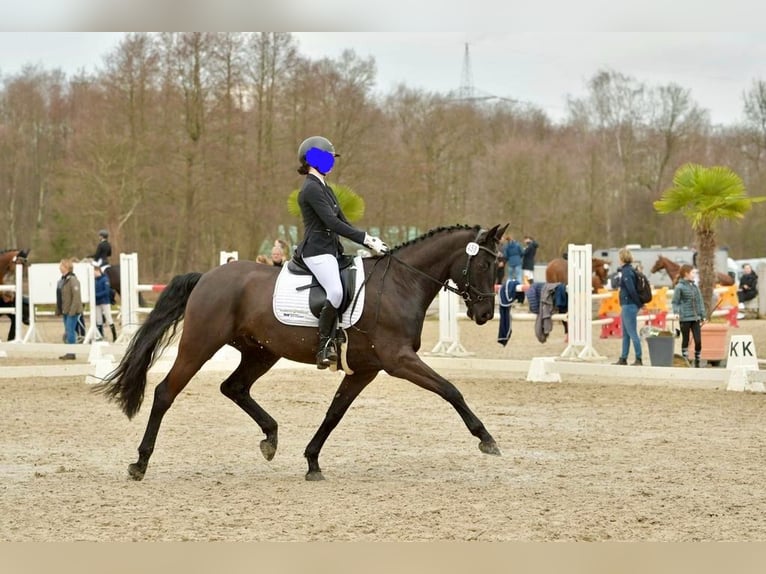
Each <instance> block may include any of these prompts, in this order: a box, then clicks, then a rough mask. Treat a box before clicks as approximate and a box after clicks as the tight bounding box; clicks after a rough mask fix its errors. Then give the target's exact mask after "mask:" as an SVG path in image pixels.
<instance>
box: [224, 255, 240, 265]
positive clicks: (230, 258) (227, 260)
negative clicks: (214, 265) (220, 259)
mask: <svg viewBox="0 0 766 574" xmlns="http://www.w3.org/2000/svg"><path fill="white" fill-rule="evenodd" d="M236 260H237V258H236V257H234V256H233V255H229V256H228V257H227V258H226V263H231V262H232V261H236Z"/></svg>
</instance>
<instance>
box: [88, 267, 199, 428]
mask: <svg viewBox="0 0 766 574" xmlns="http://www.w3.org/2000/svg"><path fill="white" fill-rule="evenodd" d="M200 277H202V273H187V274H186V275H177V276H175V277H173V279H172V280H171V281H170V283H169V284H168V286H167V287H166V288H165V289H164V290H163V291H162V293H161V294H160V296H159V298H158V299H157V305H156V306H155V307H154V309H152V312H151V313H149V316H148V317H147V319H146V321H145V322H144V324H143V325H141V326H140V327H139V328H138V331H136V334H135V335H134V336H133V338H132V339H131V341H130V344H129V345H128V349H127V351H126V352H125V355H124V356H123V357H122V360H121V361H120V364H119V365H118V366H117V368H116V369H115V370H114V371H112V372H111V373H109V374H108V375H107V376H106V378H105V379H104V381H103V382H102V383H99V384H97V385H96V386H95V387H94V388H93V390H94V392H96V393H101V394H104V395H106V397H107V398H108V399H109V400H112V401H115V402H117V404H118V405H120V408H121V409H122V411H123V412H124V413H125V414H126V415H127V416H128V418H129V419H132V418H133V416H134V415H135V414H136V413H137V412H138V410H139V409H140V408H141V403H142V402H143V400H144V389H145V388H146V372H147V371H148V370H149V368H150V367H151V366H152V365H153V364H154V361H155V360H156V359H157V358H158V357H159V356H160V355H161V354H162V351H164V350H165V348H166V347H167V346H168V345H169V344H170V342H171V341H172V339H173V336H174V335H175V333H176V329H177V327H178V323H179V322H180V321H181V319H183V317H184V312H185V311H186V302H187V301H188V300H189V296H190V295H191V292H192V290H193V289H194V287H195V286H196V285H197V282H198V281H199V280H200ZM171 327H172V331H171V332H170V334H168V333H167V332H168V329H170V328H171Z"/></svg>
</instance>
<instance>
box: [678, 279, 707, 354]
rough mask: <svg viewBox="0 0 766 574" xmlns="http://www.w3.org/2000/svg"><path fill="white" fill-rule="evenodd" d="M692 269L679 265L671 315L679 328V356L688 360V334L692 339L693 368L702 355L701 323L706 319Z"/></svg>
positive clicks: (703, 305) (703, 304) (700, 294)
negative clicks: (675, 319) (676, 320)
mask: <svg viewBox="0 0 766 574" xmlns="http://www.w3.org/2000/svg"><path fill="white" fill-rule="evenodd" d="M693 272H694V267H692V266H691V265H689V264H684V265H681V269H680V270H679V271H678V277H677V278H676V283H675V285H674V286H673V300H672V302H671V304H672V306H673V313H675V314H676V315H678V321H679V323H680V327H681V355H682V356H683V358H684V359H686V360H687V361H688V360H689V333H691V335H692V337H694V366H695V367H699V366H700V355H701V354H702V323H703V322H704V321H705V319H706V318H707V312H706V310H705V303H704V302H703V301H702V293H700V289H699V287H697V285H696V284H695V283H694V279H692V273H693Z"/></svg>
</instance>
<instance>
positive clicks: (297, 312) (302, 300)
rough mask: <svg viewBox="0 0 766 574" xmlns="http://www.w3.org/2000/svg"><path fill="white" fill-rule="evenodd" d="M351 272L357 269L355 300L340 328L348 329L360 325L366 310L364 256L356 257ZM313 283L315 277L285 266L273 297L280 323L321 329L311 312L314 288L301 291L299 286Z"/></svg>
mask: <svg viewBox="0 0 766 574" xmlns="http://www.w3.org/2000/svg"><path fill="white" fill-rule="evenodd" d="M351 269H355V270H356V287H355V292H354V298H355V301H354V300H352V301H351V303H350V304H349V306H348V309H346V311H345V312H344V313H343V317H342V318H341V321H340V325H341V327H344V328H346V327H350V326H351V325H353V324H354V323H356V322H357V321H358V320H359V317H361V316H362V311H363V310H364V291H365V289H364V265H362V258H361V257H359V256H356V257H354V262H353V263H352V264H351ZM312 281H314V277H313V275H294V274H293V273H290V271H289V270H288V269H287V265H285V266H284V267H282V270H281V271H280V272H279V275H278V276H277V284H276V285H275V286H274V297H273V302H274V316H276V318H277V319H278V320H279V322H280V323H284V324H285V325H297V326H301V327H318V326H319V319H317V318H316V317H314V315H313V314H312V313H311V309H309V291H310V289H302V290H300V291H299V290H298V287H303V286H305V285H309V284H310V283H311V282H312Z"/></svg>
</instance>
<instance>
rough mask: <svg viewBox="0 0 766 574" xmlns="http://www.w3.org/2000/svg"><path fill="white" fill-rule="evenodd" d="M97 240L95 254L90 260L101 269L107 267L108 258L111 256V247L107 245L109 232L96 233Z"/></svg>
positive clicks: (103, 230) (104, 230)
mask: <svg viewBox="0 0 766 574" xmlns="http://www.w3.org/2000/svg"><path fill="white" fill-rule="evenodd" d="M98 238H99V240H98V245H96V252H95V253H94V254H93V255H91V256H90V258H91V259H93V261H95V262H96V263H97V264H98V266H99V267H101V269H103V268H104V267H107V266H108V265H109V258H110V257H111V256H112V245H111V244H110V243H109V232H108V231H107V230H106V229H102V230H101V231H99V232H98Z"/></svg>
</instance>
